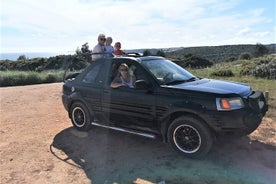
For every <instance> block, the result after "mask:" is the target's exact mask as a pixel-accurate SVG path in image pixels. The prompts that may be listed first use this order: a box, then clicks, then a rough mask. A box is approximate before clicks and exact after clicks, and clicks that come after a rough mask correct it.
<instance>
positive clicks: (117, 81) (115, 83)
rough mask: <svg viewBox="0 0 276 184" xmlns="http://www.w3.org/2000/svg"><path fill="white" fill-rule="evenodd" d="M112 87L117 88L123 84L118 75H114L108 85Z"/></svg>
mask: <svg viewBox="0 0 276 184" xmlns="http://www.w3.org/2000/svg"><path fill="white" fill-rule="evenodd" d="M110 86H111V87H112V88H119V87H121V86H125V85H124V84H122V82H121V79H120V78H119V77H116V78H115V79H114V80H113V81H112V82H111V85H110Z"/></svg>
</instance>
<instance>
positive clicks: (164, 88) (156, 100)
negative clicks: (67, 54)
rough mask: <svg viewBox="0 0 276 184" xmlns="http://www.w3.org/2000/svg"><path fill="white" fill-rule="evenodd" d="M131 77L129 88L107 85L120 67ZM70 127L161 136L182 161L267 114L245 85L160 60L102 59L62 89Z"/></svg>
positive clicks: (257, 95) (257, 93) (257, 94)
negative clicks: (134, 78)
mask: <svg viewBox="0 0 276 184" xmlns="http://www.w3.org/2000/svg"><path fill="white" fill-rule="evenodd" d="M122 63H126V64H127V65H128V67H129V70H130V72H131V74H133V75H134V76H135V77H136V82H135V85H134V88H126V87H122V88H116V89H113V88H111V87H110V84H111V82H112V80H113V79H114V77H115V76H116V75H117V72H118V67H119V65H120V64H122ZM62 100H63V104H64V107H65V109H66V110H67V111H68V114H69V117H70V118H71V120H72V123H73V126H74V127H75V128H77V129H78V130H81V131H88V130H89V129H90V128H91V126H93V125H94V126H100V127H104V128H110V129H114V130H119V131H123V132H128V133H133V134H137V135H141V136H145V137H148V138H161V139H162V140H163V141H164V142H168V143H169V144H170V145H171V147H172V148H173V149H175V150H176V151H178V152H180V153H181V154H183V155H185V156H188V157H200V156H204V155H205V154H207V153H208V151H209V150H210V149H211V147H212V144H213V141H214V140H215V137H217V136H221V135H227V137H230V138H231V137H233V136H242V135H248V134H250V133H251V132H253V131H254V130H255V129H257V127H258V126H259V124H260V123H261V121H262V118H263V116H264V115H265V113H266V111H267V110H268V105H267V102H266V99H265V98H264V95H263V93H262V92H260V91H254V90H252V89H251V88H250V86H248V85H246V84H243V83H238V82H230V81H222V80H212V79H206V78H198V77H196V76H194V75H192V74H191V73H189V72H188V71H186V70H185V69H183V68H182V67H180V66H179V65H177V64H175V63H174V62H172V61H170V60H167V59H166V58H163V57H156V56H142V57H132V56H123V57H103V58H102V59H99V60H97V61H93V62H92V63H91V64H90V66H88V67H87V68H86V69H85V70H83V71H82V72H81V73H79V74H75V75H71V77H69V78H67V79H66V81H65V83H64V85H63V95H62Z"/></svg>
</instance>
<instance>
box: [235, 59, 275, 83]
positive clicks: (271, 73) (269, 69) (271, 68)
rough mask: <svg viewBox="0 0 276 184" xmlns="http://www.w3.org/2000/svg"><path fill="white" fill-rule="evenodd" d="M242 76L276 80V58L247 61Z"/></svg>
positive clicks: (244, 63)
mask: <svg viewBox="0 0 276 184" xmlns="http://www.w3.org/2000/svg"><path fill="white" fill-rule="evenodd" d="M240 74H241V75H252V76H255V77H261V78H267V79H276V56H274V55H268V56H263V57H260V58H255V59H254V60H251V61H245V62H243V64H242V68H241V71H240Z"/></svg>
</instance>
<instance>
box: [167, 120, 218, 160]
mask: <svg viewBox="0 0 276 184" xmlns="http://www.w3.org/2000/svg"><path fill="white" fill-rule="evenodd" d="M167 136H168V141H169V143H170V145H171V147H172V148H173V149H174V150H176V151H177V152H179V153H181V154H182V155H184V156H187V157H202V156H204V155H206V154H207V153H208V152H209V150H210V149H211V147H212V144H213V138H212V134H211V131H210V129H209V128H208V127H207V126H206V125H205V123H204V122H202V121H200V120H198V119H196V118H194V117H191V116H188V117H185V116H182V117H180V118H177V119H175V120H174V121H173V122H172V123H171V125H170V126H169V129H168V134H167Z"/></svg>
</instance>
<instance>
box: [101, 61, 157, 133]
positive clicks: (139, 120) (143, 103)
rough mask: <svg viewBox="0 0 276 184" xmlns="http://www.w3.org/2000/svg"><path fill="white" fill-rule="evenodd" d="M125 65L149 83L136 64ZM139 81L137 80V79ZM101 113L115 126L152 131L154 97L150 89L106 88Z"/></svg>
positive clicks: (153, 123) (141, 69)
mask: <svg viewBox="0 0 276 184" xmlns="http://www.w3.org/2000/svg"><path fill="white" fill-rule="evenodd" d="M124 62H125V63H127V64H128V65H129V66H130V68H131V67H132V66H134V68H135V70H138V69H139V70H140V72H139V73H140V75H141V73H143V78H144V80H147V81H146V82H148V83H150V82H151V81H150V79H149V76H147V74H146V72H145V71H144V70H143V68H141V66H139V64H138V63H131V62H130V63H129V62H127V61H124ZM138 79H139V78H138ZM103 111H104V113H105V117H106V119H107V120H108V121H109V122H111V123H113V124H116V125H119V126H123V127H129V128H136V129H148V128H150V129H153V128H154V127H155V126H156V123H155V96H154V95H153V93H152V92H151V90H150V89H135V88H116V89H113V88H111V87H110V83H109V84H108V86H106V89H105V90H104V94H103Z"/></svg>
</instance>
